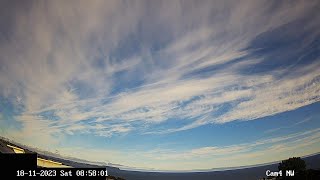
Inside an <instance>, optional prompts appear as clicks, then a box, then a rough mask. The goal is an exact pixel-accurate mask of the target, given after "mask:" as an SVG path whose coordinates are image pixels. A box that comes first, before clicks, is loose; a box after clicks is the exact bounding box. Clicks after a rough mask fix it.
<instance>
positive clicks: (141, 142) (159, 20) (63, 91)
mask: <svg viewBox="0 0 320 180" xmlns="http://www.w3.org/2000/svg"><path fill="white" fill-rule="evenodd" d="M319 9H320V2H319V1H317V0H314V1H312V0H308V1H272V0H267V1H263V0H261V1H246V0H241V1H225V0H219V1H212V0H209V1H206V0H202V1H196V0H183V1H177V0H173V1H160V0H150V1H143V0H130V1H121V0H115V1H112V0H103V1H97V0H92V1H81V0H77V1H76V0H70V1H60V0H55V1H31V0H29V1H22V2H21V1H12V0H8V1H1V5H0V135H1V136H2V137H6V138H9V139H11V140H14V141H16V142H19V143H22V144H25V145H27V146H30V147H34V148H38V149H39V150H43V151H49V152H54V153H58V154H60V155H63V156H65V157H75V158H80V159H84V160H89V161H92V162H105V163H110V164H117V165H123V166H125V167H129V168H140V169H153V170H200V169H201V170H203V169H211V168H223V167H238V166H247V165H255V164H261V163H268V162H273V161H278V160H282V159H286V158H289V157H293V156H305V155H309V154H313V153H318V152H320V122H319V120H320V102H319V101H320V70H319V69H320V56H319V54H320V42H319V40H320V23H319V22H320V12H319Z"/></svg>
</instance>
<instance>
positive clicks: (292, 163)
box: [278, 157, 306, 179]
mask: <svg viewBox="0 0 320 180" xmlns="http://www.w3.org/2000/svg"><path fill="white" fill-rule="evenodd" d="M278 169H279V170H282V174H283V175H282V177H281V178H280V179H305V176H306V163H305V162H304V160H302V159H301V158H300V157H293V158H289V159H287V160H283V161H282V162H281V163H280V164H279V166H278ZM287 170H294V176H293V177H288V176H286V171H287Z"/></svg>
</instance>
